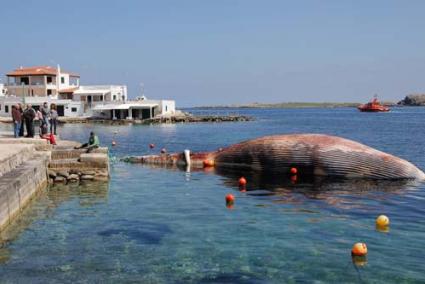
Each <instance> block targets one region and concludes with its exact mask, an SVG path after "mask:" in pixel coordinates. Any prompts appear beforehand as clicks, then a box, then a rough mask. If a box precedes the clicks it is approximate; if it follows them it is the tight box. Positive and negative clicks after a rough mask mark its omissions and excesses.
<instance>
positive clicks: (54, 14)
mask: <svg viewBox="0 0 425 284" xmlns="http://www.w3.org/2000/svg"><path fill="white" fill-rule="evenodd" d="M0 4H1V7H2V9H1V13H0V26H1V27H2V36H1V40H0V74H2V80H3V82H5V77H4V74H6V73H7V72H9V71H11V70H13V69H16V68H19V66H35V65H50V66H56V65H57V64H60V66H61V69H62V70H66V71H71V72H76V73H79V74H80V76H81V84H82V85H92V84H125V85H127V87H128V95H129V97H132V98H134V97H136V96H139V95H140V94H141V87H140V85H141V84H142V83H143V85H144V94H145V96H147V97H148V98H151V99H174V100H176V104H177V106H178V107H190V106H205V105H228V104H246V103H252V102H262V103H278V102H363V101H368V100H369V99H370V98H371V97H372V96H373V95H374V94H378V95H379V97H380V98H381V99H382V100H392V101H398V100H400V99H402V98H403V97H404V96H406V95H407V94H411V93H425V17H424V16H423V13H424V11H425V1H422V0H418V1H415V0H409V1H402V0H400V1H391V0H385V1H384V0H382V1H381V0H373V1H371V0H367V1H364V0H353V1H349V0H329V1H325V0H320V1H319V0H317V1H316V0H310V1H307V0H293V1H285V0H276V1H273V0H257V1H254V0H209V1H207V0H169V1H165V0H155V1H137V0H134V1H127V0H120V1H105V0H103V1H97V0H92V1H90V0H84V1H81V0H73V1H57V0H55V1H50V0H46V1H25V0H22V1H5V0H0Z"/></svg>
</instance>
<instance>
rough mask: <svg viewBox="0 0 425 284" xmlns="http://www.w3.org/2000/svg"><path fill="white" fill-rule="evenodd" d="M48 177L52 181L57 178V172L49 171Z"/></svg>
mask: <svg viewBox="0 0 425 284" xmlns="http://www.w3.org/2000/svg"><path fill="white" fill-rule="evenodd" d="M47 175H48V176H49V178H52V179H54V178H55V177H56V176H57V174H56V172H55V171H52V170H47Z"/></svg>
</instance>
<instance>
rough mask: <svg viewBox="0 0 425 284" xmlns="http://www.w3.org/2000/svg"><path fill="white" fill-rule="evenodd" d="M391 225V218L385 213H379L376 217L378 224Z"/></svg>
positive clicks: (381, 225)
mask: <svg viewBox="0 0 425 284" xmlns="http://www.w3.org/2000/svg"><path fill="white" fill-rule="evenodd" d="M389 225H390V219H389V218H388V217H387V216H385V215H379V216H378V218H376V226H379V227H387V226H389Z"/></svg>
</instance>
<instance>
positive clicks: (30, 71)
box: [6, 66, 80, 77]
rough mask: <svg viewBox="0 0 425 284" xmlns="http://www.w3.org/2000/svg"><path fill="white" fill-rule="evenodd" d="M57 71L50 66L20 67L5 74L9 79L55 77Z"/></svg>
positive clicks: (72, 74)
mask: <svg viewBox="0 0 425 284" xmlns="http://www.w3.org/2000/svg"><path fill="white" fill-rule="evenodd" d="M61 73H64V74H69V76H71V77H80V75H78V74H75V73H70V72H64V71H61ZM56 74H57V69H56V68H53V67H50V66H33V67H20V68H18V69H15V70H13V71H12V72H9V73H7V74H6V76H9V77H16V76H42V75H53V76H56Z"/></svg>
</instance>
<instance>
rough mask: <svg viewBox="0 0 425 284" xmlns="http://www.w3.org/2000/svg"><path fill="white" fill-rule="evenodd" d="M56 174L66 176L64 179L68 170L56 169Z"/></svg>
mask: <svg viewBox="0 0 425 284" xmlns="http://www.w3.org/2000/svg"><path fill="white" fill-rule="evenodd" d="M56 174H57V175H58V176H61V177H64V178H66V179H67V178H68V177H69V173H68V171H64V170H60V171H57V172H56Z"/></svg>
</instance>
